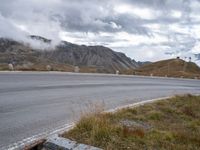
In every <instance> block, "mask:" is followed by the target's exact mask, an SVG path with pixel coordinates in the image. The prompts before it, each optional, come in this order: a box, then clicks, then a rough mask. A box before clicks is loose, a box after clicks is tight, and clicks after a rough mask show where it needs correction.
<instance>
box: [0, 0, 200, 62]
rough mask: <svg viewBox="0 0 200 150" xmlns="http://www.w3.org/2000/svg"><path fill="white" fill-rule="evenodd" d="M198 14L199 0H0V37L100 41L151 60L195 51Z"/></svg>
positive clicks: (85, 41)
mask: <svg viewBox="0 0 200 150" xmlns="http://www.w3.org/2000/svg"><path fill="white" fill-rule="evenodd" d="M199 14H200V1H199V0H109V1H108V0H101V1H99V0H84V1H82V0H73V1H71V0H42V1H41V0H29V1H28V2H27V0H1V5H0V36H2V37H4V36H6V37H11V38H15V39H16V38H17V39H20V40H24V39H26V38H25V37H27V35H29V34H36V35H40V36H44V37H46V38H49V39H53V41H55V43H58V42H59V41H60V40H68V41H69V42H74V43H77V44H90V45H95V44H98V45H100V44H101V45H105V46H108V47H111V48H113V49H114V50H117V51H122V52H125V53H126V54H128V55H129V56H131V57H132V58H136V59H138V60H144V59H147V60H148V59H149V60H151V61H154V60H158V59H163V58H167V57H172V56H173V57H175V55H187V54H188V53H191V55H192V54H194V53H196V52H198V50H197V48H198V47H199V46H198V45H199V39H200V35H198V34H197V33H199V32H200V15H199ZM33 45H34V43H33ZM169 53H170V54H172V55H168V54H169ZM142 54H145V55H142Z"/></svg>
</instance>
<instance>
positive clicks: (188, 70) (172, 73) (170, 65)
mask: <svg viewBox="0 0 200 150" xmlns="http://www.w3.org/2000/svg"><path fill="white" fill-rule="evenodd" d="M133 72H134V73H135V74H137V75H154V76H168V77H185V78H195V77H198V78H200V68H199V67H198V66H197V65H196V64H195V63H193V62H186V61H184V60H182V59H169V60H163V61H158V62H155V63H151V64H147V65H144V66H142V67H140V68H138V69H135V70H134V71H133Z"/></svg>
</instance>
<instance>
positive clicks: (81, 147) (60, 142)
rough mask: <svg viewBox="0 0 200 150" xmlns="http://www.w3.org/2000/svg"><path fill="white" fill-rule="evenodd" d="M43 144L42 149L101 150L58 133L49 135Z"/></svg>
mask: <svg viewBox="0 0 200 150" xmlns="http://www.w3.org/2000/svg"><path fill="white" fill-rule="evenodd" d="M43 145H44V148H43V150H102V149H100V148H97V147H93V146H90V145H85V144H79V143H77V142H75V141H72V140H69V139H66V138H63V137H59V136H58V135H54V136H52V137H49V138H48V139H47V141H46V142H45V143H44V144H43Z"/></svg>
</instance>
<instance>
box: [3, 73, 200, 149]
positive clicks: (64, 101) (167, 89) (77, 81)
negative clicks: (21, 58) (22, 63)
mask: <svg viewBox="0 0 200 150" xmlns="http://www.w3.org/2000/svg"><path fill="white" fill-rule="evenodd" d="M183 93H193V94H200V80H189V79H185V80H184V79H169V78H152V77H137V76H117V75H98V74H96V75H95V74H93V75H92V74H73V73H37V72H35V73H33V72H26V73H24V72H23V73H22V72H15V73H14V72H12V73H11V72H10V73H9V72H2V73H0V149H1V148H3V147H5V146H8V145H10V144H12V143H15V142H17V141H21V140H23V139H24V138H27V137H31V136H33V135H37V134H39V133H43V132H46V131H48V130H52V129H54V128H57V127H59V126H62V125H64V124H66V123H70V122H72V121H74V120H75V119H77V118H78V116H79V114H80V113H82V112H84V111H86V110H87V109H89V108H91V106H94V105H95V104H98V105H101V104H103V105H105V108H106V109H111V108H115V107H118V106H122V105H127V104H132V103H135V102H139V101H142V100H148V99H153V98H159V97H165V96H172V95H175V94H183Z"/></svg>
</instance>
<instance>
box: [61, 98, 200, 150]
mask: <svg viewBox="0 0 200 150" xmlns="http://www.w3.org/2000/svg"><path fill="white" fill-rule="evenodd" d="M97 112H98V113H94V114H92V113H89V115H88V114H87V115H85V116H83V117H82V118H81V119H80V121H79V122H78V123H77V125H76V127H75V128H74V129H72V130H70V131H69V132H66V133H64V134H63V136H64V137H66V138H70V139H72V140H76V141H78V142H81V143H85V144H90V145H94V146H97V147H100V148H103V149H107V150H112V149H113V150H117V149H159V150H160V149H163V150H172V149H175V150H179V149H180V150H197V149H199V147H200V96H192V95H186V96H176V97H174V98H171V99H167V100H163V101H158V102H154V103H151V104H145V105H143V106H140V107H136V108H127V109H123V110H120V111H118V112H116V113H100V111H97Z"/></svg>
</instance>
